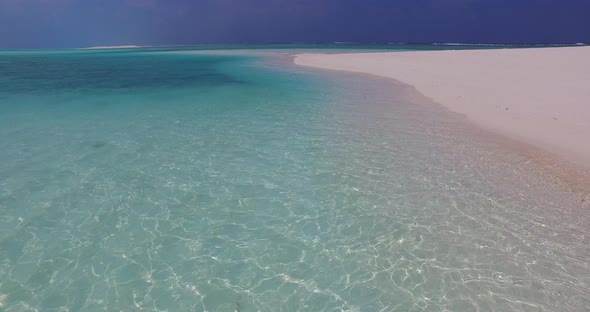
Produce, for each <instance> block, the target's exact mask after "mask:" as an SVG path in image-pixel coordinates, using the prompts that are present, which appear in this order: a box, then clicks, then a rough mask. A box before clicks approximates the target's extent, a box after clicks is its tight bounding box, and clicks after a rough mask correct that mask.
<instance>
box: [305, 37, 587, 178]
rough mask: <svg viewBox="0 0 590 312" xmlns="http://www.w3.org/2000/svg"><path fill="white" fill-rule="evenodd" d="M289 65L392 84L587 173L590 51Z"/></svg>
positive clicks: (359, 58)
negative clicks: (413, 90)
mask: <svg viewBox="0 0 590 312" xmlns="http://www.w3.org/2000/svg"><path fill="white" fill-rule="evenodd" d="M294 63H295V64H296V65H300V66H308V67H315V68H321V69H330V70H338V71H348V72H357V73H365V74H371V75H376V76H381V77H385V78H392V79H395V80H397V81H400V82H402V83H405V84H408V85H411V86H413V87H414V88H416V89H417V90H418V91H419V92H420V93H422V94H423V95H425V96H426V97H428V98H431V99H432V100H434V101H435V102H437V103H439V104H442V105H443V106H445V107H447V108H448V109H449V110H451V111H453V112H456V113H460V114H463V115H465V116H466V117H467V118H468V119H469V120H470V121H472V122H473V123H474V124H476V125H478V126H480V127H482V128H484V129H487V130H491V131H492V132H494V133H497V134H501V135H503V136H506V137H509V138H511V139H513V140H516V141H521V142H524V143H527V144H531V145H534V146H537V147H539V148H541V149H543V150H546V151H548V152H550V153H552V154H555V155H559V156H560V157H562V158H564V159H565V160H567V161H570V162H574V163H577V164H578V165H581V166H583V167H585V168H586V169H590V144H587V143H586V141H587V138H586V136H587V135H588V134H590V122H589V120H590V104H589V105H585V103H590V88H587V85H588V83H590V71H587V70H586V69H587V68H590V47H569V48H537V49H506V50H463V51H453V50H451V51H416V52H385V53H351V54H297V55H296V56H295V58H294ZM473 103H475V105H474V104H473Z"/></svg>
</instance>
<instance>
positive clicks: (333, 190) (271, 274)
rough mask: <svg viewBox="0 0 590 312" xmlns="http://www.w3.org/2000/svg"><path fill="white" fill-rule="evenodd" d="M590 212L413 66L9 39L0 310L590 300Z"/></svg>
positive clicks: (329, 307)
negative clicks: (422, 84) (349, 69)
mask: <svg viewBox="0 0 590 312" xmlns="http://www.w3.org/2000/svg"><path fill="white" fill-rule="evenodd" d="M279 48H280V49H283V50H285V51H287V50H288V48H289V47H279ZM183 50H186V49H183ZM283 52H284V51H283ZM585 205H586V206H585ZM589 233H590V213H589V210H588V206H587V200H586V202H583V196H582V195H580V194H577V193H574V192H571V191H568V188H567V187H565V186H563V185H561V184H560V182H559V181H558V180H557V179H555V178H553V177H552V176H551V175H549V174H548V173H547V171H545V170H543V169H542V168H538V167H537V165H535V164H534V163H533V162H531V161H529V159H528V158H527V157H526V156H525V155H520V154H518V153H517V152H515V151H509V150H505V149H503V148H502V146H501V144H500V143H499V142H497V141H495V140H492V139H489V140H488V139H487V136H485V135H484V134H481V133H480V132H478V131H477V130H474V129H473V127H472V126H471V125H469V123H467V122H466V121H465V120H464V118H463V117H461V116H458V115H455V114H452V113H449V112H447V111H446V110H445V109H443V108H442V107H439V106H438V105H436V104H435V103H431V102H429V101H428V100H427V99H426V98H424V97H422V96H421V95H419V94H417V93H416V92H415V90H413V89H412V88H410V87H407V86H404V85H401V84H397V83H393V82H391V81H387V80H382V79H376V78H370V77H367V76H362V75H354V74H344V73H331V72H323V71H316V70H312V69H306V68H298V67H295V66H293V65H291V64H290V60H289V56H288V55H283V54H280V53H276V54H273V53H267V54H265V55H260V54H258V53H257V54H249V53H245V52H235V53H233V54H223V55H220V54H218V53H217V52H215V53H214V52H211V54H209V55H207V54H206V53H202V52H201V54H195V55H191V54H186V51H184V53H182V54H181V53H175V51H174V49H172V48H168V49H143V50H115V51H45V52H22V51H21V52H3V53H0V311H139V310H141V311H241V312H245V311H589V310H590V234H589Z"/></svg>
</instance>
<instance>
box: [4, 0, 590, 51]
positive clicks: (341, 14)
mask: <svg viewBox="0 0 590 312" xmlns="http://www.w3.org/2000/svg"><path fill="white" fill-rule="evenodd" d="M334 41H346V42H366V43H370V42H472V43H476V42H480V43H481V42H486V43H575V42H590V0H0V48H60V47H64V48H65V47H84V46H96V45H124V44H137V45H164V44H203V43H279V42H280V43H286V42H334Z"/></svg>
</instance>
